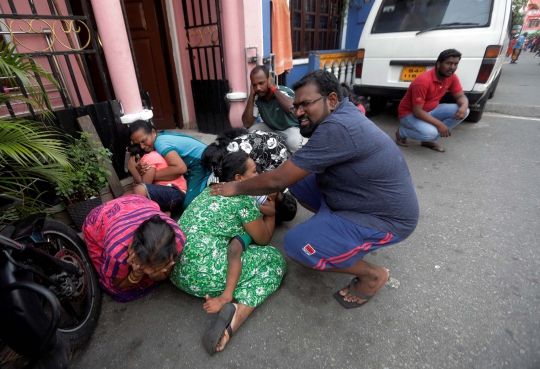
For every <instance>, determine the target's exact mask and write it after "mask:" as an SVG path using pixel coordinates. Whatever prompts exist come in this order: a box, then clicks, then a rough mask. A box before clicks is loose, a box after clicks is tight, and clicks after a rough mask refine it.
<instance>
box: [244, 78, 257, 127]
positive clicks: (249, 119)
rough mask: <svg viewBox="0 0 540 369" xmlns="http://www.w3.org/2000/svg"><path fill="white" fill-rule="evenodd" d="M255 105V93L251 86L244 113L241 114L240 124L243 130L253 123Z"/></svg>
mask: <svg viewBox="0 0 540 369" xmlns="http://www.w3.org/2000/svg"><path fill="white" fill-rule="evenodd" d="M254 105H255V92H254V91H253V86H251V89H250V92H249V97H248V101H247V105H246V108H245V109H244V113H242V124H243V125H244V127H245V128H249V127H251V126H252V125H253V123H255V118H254V117H253V106H254Z"/></svg>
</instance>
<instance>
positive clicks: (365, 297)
mask: <svg viewBox="0 0 540 369" xmlns="http://www.w3.org/2000/svg"><path fill="white" fill-rule="evenodd" d="M356 281H358V277H354V278H353V279H352V280H351V283H350V284H349V292H348V293H350V294H351V295H354V296H356V297H360V298H361V299H362V300H366V301H364V302H361V303H360V304H359V303H357V302H356V301H345V296H347V295H346V294H345V296H342V295H341V294H340V293H339V292H340V291H341V290H342V289H343V288H342V289H341V290H338V291H337V292H336V293H334V298H335V299H336V300H337V302H339V303H340V304H341V306H343V307H344V308H345V309H347V310H348V309H356V308H359V307H360V306H362V305H365V304H367V302H368V301H369V300H371V298H372V297H373V296H375V295H364V294H362V293H359V292H355V291H354V289H353V288H354V284H355V283H356Z"/></svg>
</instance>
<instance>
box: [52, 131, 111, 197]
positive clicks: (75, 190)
mask: <svg viewBox="0 0 540 369" xmlns="http://www.w3.org/2000/svg"><path fill="white" fill-rule="evenodd" d="M80 134H81V138H79V139H77V138H73V137H71V136H69V139H70V141H71V143H70V144H69V145H68V147H67V151H68V153H69V156H70V159H71V161H72V162H73V168H72V169H70V170H68V175H69V182H68V183H66V184H61V183H59V184H58V186H57V187H56V194H57V195H59V196H61V197H62V198H63V199H64V200H65V202H66V203H67V205H72V204H76V203H79V202H82V201H85V200H88V199H90V198H91V197H92V196H99V191H100V190H101V188H102V187H104V186H107V184H108V183H107V178H106V176H108V175H110V174H111V171H110V170H108V169H107V167H106V165H107V164H111V163H112V161H111V157H112V153H111V152H110V151H109V150H108V149H106V148H104V147H101V145H100V144H99V143H97V142H95V141H92V140H91V136H90V135H89V134H88V133H86V132H80Z"/></svg>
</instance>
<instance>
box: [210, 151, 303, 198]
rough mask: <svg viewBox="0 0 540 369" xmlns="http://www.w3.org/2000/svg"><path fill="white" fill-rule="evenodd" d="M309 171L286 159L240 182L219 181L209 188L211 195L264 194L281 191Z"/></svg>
mask: <svg viewBox="0 0 540 369" xmlns="http://www.w3.org/2000/svg"><path fill="white" fill-rule="evenodd" d="M309 174H311V173H310V172H308V171H306V170H303V169H301V168H299V167H297V166H296V165H294V164H293V163H292V162H291V160H290V159H289V160H287V161H286V162H285V163H283V164H282V165H281V166H279V167H278V168H277V169H274V170H271V171H269V172H266V173H263V174H261V175H258V176H256V177H254V178H251V179H248V180H246V181H241V182H227V183H219V184H217V185H215V186H213V187H212V190H210V194H211V195H222V196H236V195H265V194H270V193H274V192H282V191H283V190H285V189H286V188H287V187H289V186H291V185H293V184H295V183H296V182H298V181H300V180H301V179H303V178H305V177H307V176H308V175H309Z"/></svg>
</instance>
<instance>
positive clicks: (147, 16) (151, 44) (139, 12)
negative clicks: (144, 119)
mask: <svg viewBox="0 0 540 369" xmlns="http://www.w3.org/2000/svg"><path fill="white" fill-rule="evenodd" d="M124 7H125V10H126V18H127V22H128V27H129V31H130V33H131V40H132V44H133V53H134V54H135V59H136V63H137V68H138V71H139V75H140V79H141V85H142V90H143V91H147V92H148V93H149V95H150V101H151V102H152V107H153V109H152V110H153V113H154V118H153V122H154V125H155V126H156V128H158V129H171V128H175V127H176V119H179V120H180V119H181V117H182V115H181V112H180V106H179V104H178V103H177V104H176V105H175V104H174V102H175V101H178V99H176V98H175V95H176V94H177V91H178V89H177V88H176V81H177V80H176V75H175V74H173V68H171V65H170V59H169V57H168V56H169V55H170V53H169V50H170V45H169V42H168V27H166V19H167V18H166V17H165V14H164V11H165V9H163V8H162V7H161V1H160V0H124ZM175 115H176V119H175Z"/></svg>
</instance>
